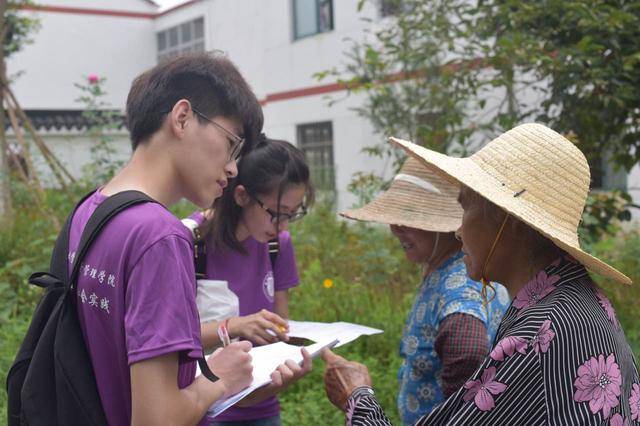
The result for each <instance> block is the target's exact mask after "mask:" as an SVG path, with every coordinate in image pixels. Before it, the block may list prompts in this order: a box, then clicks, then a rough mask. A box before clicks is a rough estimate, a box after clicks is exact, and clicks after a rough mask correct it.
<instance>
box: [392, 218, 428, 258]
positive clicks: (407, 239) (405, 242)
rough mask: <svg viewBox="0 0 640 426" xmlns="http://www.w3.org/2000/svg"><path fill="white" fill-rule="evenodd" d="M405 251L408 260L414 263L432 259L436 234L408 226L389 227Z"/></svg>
mask: <svg viewBox="0 0 640 426" xmlns="http://www.w3.org/2000/svg"><path fill="white" fill-rule="evenodd" d="M389 228H391V232H392V233H393V235H395V236H396V238H397V239H398V241H400V245H401V246H402V248H403V249H404V254H405V256H407V259H408V260H409V261H410V262H413V263H424V262H426V261H427V260H428V259H429V258H430V257H431V252H432V251H433V245H434V243H435V238H436V233H435V232H429V231H423V230H422V229H416V228H409V227H407V226H398V225H389Z"/></svg>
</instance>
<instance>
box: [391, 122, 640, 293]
mask: <svg viewBox="0 0 640 426" xmlns="http://www.w3.org/2000/svg"><path fill="white" fill-rule="evenodd" d="M390 142H391V143H393V144H395V145H397V146H400V147H402V148H403V149H404V150H405V151H407V152H408V153H409V154H410V155H411V156H413V157H415V158H417V159H419V160H420V161H422V162H423V163H424V164H426V165H428V166H431V167H434V168H435V169H436V170H437V171H439V172H441V173H442V174H444V175H445V176H446V177H448V178H449V179H451V180H452V181H455V182H460V183H462V184H464V185H466V186H468V187H469V188H471V189H472V190H474V191H476V192H477V193H479V194H480V195H482V196H483V197H485V198H486V199H488V200H489V201H491V202H493V203H494V204H497V205H498V206H500V207H501V208H502V209H504V210H505V211H507V212H508V213H510V214H511V215H513V216H515V217H517V218H518V219H520V220H522V221H523V222H524V223H526V224H528V225H530V226H531V227H533V228H534V229H536V230H538V231H539V232H540V233H541V234H543V235H544V236H546V237H547V238H549V239H550V240H551V241H552V242H553V243H554V244H555V245H557V246H558V247H560V248H561V249H562V250H564V251H566V252H567V253H569V254H570V255H571V256H573V257H574V258H575V259H577V260H578V261H579V262H580V263H582V264H583V265H584V266H585V267H587V268H588V269H590V270H591V271H593V272H595V273H597V274H599V275H602V276H604V277H608V278H612V279H614V280H616V281H618V282H621V283H624V284H631V280H630V279H629V278H628V277H627V276H626V275H624V274H623V273H621V272H619V271H617V270H616V269H614V268H612V267H611V266H609V265H607V264H606V263H605V262H603V261H601V260H599V259H597V258H595V257H593V256H591V255H590V254H588V253H586V252H584V251H583V250H582V249H581V248H580V242H579V239H578V224H579V223H580V219H581V217H582V211H583V209H584V206H585V201H586V199H587V193H588V192H589V182H590V180H591V174H590V172H589V164H588V163H587V159H586V158H585V156H584V154H583V153H582V152H581V151H580V150H579V149H578V148H577V147H576V146H575V145H574V144H573V143H571V142H570V141H569V140H567V139H566V138H565V137H563V136H562V135H560V134H559V133H557V132H555V131H553V130H551V129H549V128H548V127H545V126H543V125H541V124H535V123H529V124H523V125H520V126H517V127H515V128H513V129H511V130H509V131H508V132H506V133H503V134H502V135H500V136H499V137H497V138H496V139H494V140H492V141H491V142H489V143H488V144H487V145H486V146H484V147H483V148H482V149H481V150H479V151H478V152H476V153H475V154H474V155H472V156H471V157H467V158H455V157H449V156H446V155H443V154H440V153H438V152H435V151H431V150H429V149H426V148H424V147H422V146H419V145H416V144H414V143H411V142H408V141H403V140H401V139H396V138H390Z"/></svg>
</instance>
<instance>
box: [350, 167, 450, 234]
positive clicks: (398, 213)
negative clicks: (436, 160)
mask: <svg viewBox="0 0 640 426" xmlns="http://www.w3.org/2000/svg"><path fill="white" fill-rule="evenodd" d="M458 188H459V187H458V185H454V184H452V183H450V182H448V181H447V180H446V179H444V178H443V177H442V176H440V175H438V174H437V173H436V172H434V171H433V170H430V169H429V168H427V167H426V166H424V165H423V164H421V163H420V161H418V160H416V159H414V158H411V157H409V158H408V159H407V160H406V161H405V163H404V165H403V166H402V169H401V170H400V173H398V174H397V175H396V176H395V177H394V179H393V181H392V183H391V186H390V187H389V189H388V190H387V191H385V192H384V193H382V194H381V195H380V196H378V197H377V198H376V199H375V200H373V201H372V202H371V203H369V204H367V205H365V206H364V207H362V208H359V209H356V210H348V211H346V212H343V213H340V214H341V215H342V216H344V217H348V218H350V219H357V220H363V221H368V222H369V221H370V222H378V223H384V224H387V225H402V226H408V227H410V228H417V229H422V230H425V231H432V232H453V231H455V230H456V229H458V227H459V226H460V223H461V221H462V208H461V207H460V205H459V204H458V201H457V198H458V192H459V190H458Z"/></svg>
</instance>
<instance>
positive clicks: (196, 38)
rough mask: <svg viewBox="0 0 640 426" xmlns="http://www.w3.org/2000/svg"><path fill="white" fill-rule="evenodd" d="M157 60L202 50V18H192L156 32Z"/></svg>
mask: <svg viewBox="0 0 640 426" xmlns="http://www.w3.org/2000/svg"><path fill="white" fill-rule="evenodd" d="M156 38H157V41H158V61H161V60H162V59H165V58H171V57H173V56H176V55H179V54H180V53H186V52H204V18H198V19H194V20H193V21H189V22H185V23H183V24H180V25H176V26H175V27H171V28H168V29H166V30H164V31H160V32H158V33H157V34H156Z"/></svg>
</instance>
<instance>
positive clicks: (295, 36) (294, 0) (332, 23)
mask: <svg viewBox="0 0 640 426" xmlns="http://www.w3.org/2000/svg"><path fill="white" fill-rule="evenodd" d="M314 1H315V10H316V27H315V32H313V33H309V34H304V35H299V34H298V20H297V6H296V5H297V0H291V10H292V14H291V21H292V23H293V41H297V40H302V39H305V38H307V37H313V36H316V35H318V34H324V33H330V32H332V31H333V30H335V19H334V14H335V11H334V1H333V0H314ZM322 1H327V2H329V7H330V9H331V10H330V13H329V29H328V30H325V31H322V30H321V29H320V3H321V2H322Z"/></svg>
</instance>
